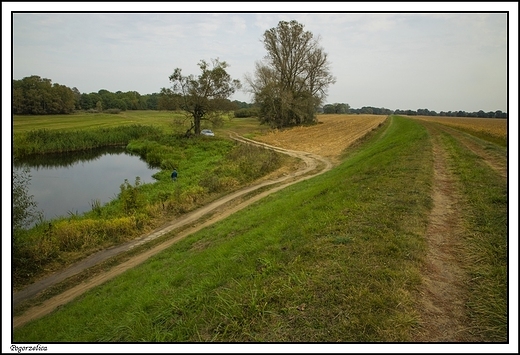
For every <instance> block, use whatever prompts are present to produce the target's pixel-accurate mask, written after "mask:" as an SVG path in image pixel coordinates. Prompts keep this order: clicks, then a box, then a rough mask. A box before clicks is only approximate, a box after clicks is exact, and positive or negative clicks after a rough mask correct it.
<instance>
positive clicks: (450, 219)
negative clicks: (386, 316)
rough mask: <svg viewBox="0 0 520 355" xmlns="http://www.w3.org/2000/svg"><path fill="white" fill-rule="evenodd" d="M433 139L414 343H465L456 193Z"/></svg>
mask: <svg viewBox="0 0 520 355" xmlns="http://www.w3.org/2000/svg"><path fill="white" fill-rule="evenodd" d="M430 132H431V133H432V135H433V156H434V176H433V192H432V199H433V208H432V210H431V212H430V217H429V222H428V228H427V231H426V238H427V243H428V254H427V260H426V265H425V268H424V270H423V278H424V287H423V290H422V292H421V303H422V307H421V309H420V313H421V320H422V322H421V329H420V333H419V334H418V335H417V338H416V339H414V340H415V341H418V342H452V341H455V342H460V341H467V340H468V339H467V338H466V335H465V333H466V332H465V328H464V327H465V324H468V322H467V321H466V318H465V317H466V316H465V309H464V302H465V299H466V296H465V295H466V291H465V288H464V280H465V275H464V272H463V270H462V268H461V266H460V265H459V262H458V260H457V255H459V251H458V249H459V248H460V245H459V238H460V235H459V228H460V227H459V223H460V215H459V213H458V209H457V200H458V196H457V191H456V188H455V181H454V178H453V176H451V174H450V173H449V171H448V167H447V154H446V152H445V151H444V150H443V148H442V146H441V143H440V141H439V133H438V132H437V131H436V130H434V129H433V128H431V127H430Z"/></svg>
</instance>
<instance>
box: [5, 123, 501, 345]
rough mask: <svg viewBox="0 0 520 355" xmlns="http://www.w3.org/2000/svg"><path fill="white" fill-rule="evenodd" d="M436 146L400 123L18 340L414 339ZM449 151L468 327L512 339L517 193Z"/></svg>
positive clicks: (23, 330) (455, 148)
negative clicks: (456, 182) (509, 208)
mask: <svg viewBox="0 0 520 355" xmlns="http://www.w3.org/2000/svg"><path fill="white" fill-rule="evenodd" d="M431 144H432V143H431V137H430V136H429V134H428V132H427V130H426V129H425V128H424V126H423V125H421V124H420V123H419V122H417V121H414V120H411V119H406V118H401V117H393V118H392V119H391V120H388V121H387V124H385V125H384V126H383V127H381V128H380V129H379V130H378V131H376V132H373V133H371V135H370V136H369V137H367V138H366V139H365V140H364V141H363V142H362V143H361V144H359V145H357V146H356V148H352V149H351V150H350V151H349V152H347V154H345V158H344V160H343V162H342V163H341V164H340V165H339V166H338V167H336V168H334V169H333V170H331V171H329V172H327V173H325V174H323V175H321V176H318V177H315V178H313V179H310V180H306V181H304V182H301V183H298V184H295V185H292V186H290V187H288V188H286V189H284V190H282V191H280V192H277V193H275V194H273V195H270V196H269V197H267V198H265V199H263V200H261V201H259V202H257V203H255V204H254V205H252V206H250V207H248V208H246V209H245V210H243V211H241V212H238V213H236V214H234V215H232V216H231V217H229V218H227V219H226V220H224V221H222V222H219V223H217V224H215V225H213V226H211V227H207V228H205V229H203V230H201V231H199V232H197V233H195V234H193V235H191V236H189V237H187V238H186V239H183V240H182V241H180V242H178V243H176V244H174V245H173V246H172V247H170V248H169V249H167V250H165V251H164V252H162V253H160V254H158V255H156V256H155V257H152V258H151V259H150V260H149V261H147V262H146V263H144V264H142V265H140V266H138V267H136V268H134V269H132V270H129V271H127V272H125V273H124V274H122V275H121V276H119V277H117V278H115V279H113V280H111V281H109V282H107V283H105V284H103V285H101V286H99V287H96V288H94V289H92V290H91V291H89V292H87V293H86V294H84V295H82V296H80V297H79V298H78V299H77V300H75V301H73V302H71V303H69V304H67V305H64V306H63V307H60V308H59V309H57V310H56V311H55V312H53V313H51V314H49V315H47V316H45V317H43V318H41V319H38V320H35V321H33V322H30V323H28V324H26V325H25V326H22V327H20V328H19V329H15V330H14V341H15V342H40V343H45V342H209V341H212V342H408V341H413V333H414V330H415V329H416V328H417V327H418V325H419V323H420V317H419V312H418V307H419V302H418V299H417V298H416V297H417V292H418V290H419V288H420V286H421V282H422V278H421V273H420V270H421V267H422V266H423V263H424V258H425V256H426V242H425V239H424V235H425V231H426V227H427V223H428V214H429V211H430V209H431V207H432V199H431V188H432V178H433V156H432V150H431ZM444 144H445V145H446V147H450V152H451V160H450V162H451V164H452V169H454V171H455V172H456V174H457V176H459V178H460V181H461V187H460V190H461V193H462V195H463V197H464V201H465V207H466V208H465V209H464V219H465V222H466V224H465V226H466V228H467V233H466V236H467V237H466V241H465V242H466V243H467V245H468V251H467V254H465V255H464V257H465V258H467V260H468V262H469V263H470V264H471V265H469V266H468V267H469V268H470V270H471V271H470V272H471V273H472V275H478V277H480V278H482V279H483V280H484V282H475V283H474V284H472V285H468V287H470V290H471V291H473V292H474V294H473V295H472V299H471V300H470V301H469V303H468V306H469V307H470V308H471V310H472V311H471V312H472V313H471V314H472V316H473V318H472V322H473V323H472V326H473V327H477V328H478V329H481V333H482V335H483V336H484V339H485V340H484V341H490V342H493V341H499V342H500V341H504V339H505V336H506V333H507V324H506V321H505V318H504V317H503V315H504V312H505V310H504V309H505V307H506V301H507V297H506V295H505V294H504V292H505V291H504V285H505V283H506V282H507V280H506V279H505V268H506V260H505V259H504V253H505V250H506V233H507V231H506V230H504V223H505V220H506V211H505V210H504V206H505V204H506V203H507V192H506V189H505V187H504V183H503V182H500V181H499V180H498V177H497V176H496V175H494V174H493V173H492V172H491V169H490V168H489V167H486V166H485V165H484V164H482V163H478V165H477V168H474V167H473V166H474V165H472V164H474V163H476V162H477V161H478V159H477V157H475V156H474V155H471V154H469V153H468V152H467V151H466V150H465V149H464V148H463V147H461V146H460V145H457V143H456V142H453V141H452V140H451V139H450V137H446V138H445V140H444ZM477 190H479V191H480V192H481V194H480V195H483V196H485V197H484V198H483V199H480V198H478V197H477V196H479V195H477V194H476V193H475V192H476V191H477ZM479 253H480V254H479ZM489 299H491V300H492V302H487V300H489ZM486 302H487V303H488V304H485V303H486ZM506 308H507V307H506ZM497 314H498V315H499V316H497Z"/></svg>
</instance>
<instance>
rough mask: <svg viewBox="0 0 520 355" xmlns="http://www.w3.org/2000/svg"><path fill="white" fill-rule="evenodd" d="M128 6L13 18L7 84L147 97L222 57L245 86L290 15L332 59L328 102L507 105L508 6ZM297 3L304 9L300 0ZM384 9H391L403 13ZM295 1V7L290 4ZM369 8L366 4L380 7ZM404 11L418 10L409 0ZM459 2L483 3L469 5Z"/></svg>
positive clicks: (470, 107)
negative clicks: (45, 83)
mask: <svg viewBox="0 0 520 355" xmlns="http://www.w3.org/2000/svg"><path fill="white" fill-rule="evenodd" d="M133 4H134V3H128V6H129V7H128V8H126V7H123V6H121V5H120V4H118V5H117V6H114V7H110V6H108V7H106V9H105V7H101V6H99V5H95V6H92V5H91V6H90V7H89V6H84V7H74V6H69V7H67V6H61V4H60V5H59V6H57V7H56V10H55V11H57V10H59V11H82V12H76V13H74V12H68V13H52V12H44V13H42V12H40V13H38V12H30V13H29V12H28V13H14V14H13V16H12V79H15V80H19V79H22V78H24V77H27V76H30V75H38V76H40V77H42V78H48V79H51V80H52V82H53V83H59V84H62V85H66V86H68V87H71V88H72V87H76V88H77V89H78V90H79V91H80V92H81V93H90V92H98V91H99V90H100V89H106V90H109V91H111V92H116V91H123V92H125V91H137V92H139V93H140V94H151V93H154V92H160V90H161V88H163V87H171V83H170V82H169V79H168V77H169V76H170V75H171V74H172V73H173V71H174V69H175V68H181V69H182V72H183V74H194V75H198V74H200V69H199V68H198V66H197V63H199V62H200V60H206V61H211V59H215V58H218V59H220V60H223V61H226V62H227V63H228V64H229V68H228V72H229V74H230V75H231V76H232V78H233V79H239V80H240V81H241V82H243V83H244V76H245V75H246V74H249V75H253V74H254V68H255V62H257V61H260V60H262V59H263V58H264V57H265V55H266V54H267V51H266V50H265V48H264V46H263V42H262V36H263V33H264V32H265V31H266V30H268V29H270V28H274V27H276V26H277V24H278V22H279V21H281V20H285V21H290V20H296V21H298V22H300V23H301V24H303V25H304V26H305V30H307V31H310V32H311V33H312V34H313V35H314V37H315V38H317V39H319V43H320V45H321V47H322V48H323V50H324V51H325V53H327V54H328V59H329V63H330V69H331V73H332V75H333V76H335V78H336V83H335V84H333V85H331V86H330V87H329V90H328V96H327V98H326V99H325V103H336V102H338V103H347V104H349V105H350V107H352V108H361V107H363V106H374V107H385V108H389V109H392V110H395V109H412V110H416V109H422V108H427V109H429V110H434V111H437V112H440V111H458V110H463V111H467V112H475V111H479V110H484V111H485V112H488V111H496V110H501V111H504V112H507V111H508V22H507V20H508V18H507V14H506V13H490V12H479V13H460V12H451V13H450V12H448V13H446V12H443V13H439V12H435V13H434V12H425V11H426V10H428V9H425V8H421V7H420V6H419V7H418V8H417V9H423V10H422V12H415V13H405V12H391V13H374V12H365V13H359V12H352V11H360V10H362V9H361V8H359V7H357V8H356V7H352V8H351V7H349V6H346V5H343V7H344V10H341V12H333V13H331V12H328V13H323V12H317V9H321V8H323V9H327V8H331V7H330V6H329V7H327V4H328V3H322V4H323V5H320V6H319V7H317V6H315V8H314V10H313V11H311V10H308V11H304V12H298V13H290V12H284V11H279V12H265V11H266V10H264V11H257V12H231V11H240V10H238V9H237V8H236V7H230V6H227V7H226V6H221V7H215V6H213V8H216V10H218V11H227V12H220V13H219V12H215V11H213V12H211V11H210V12H207V13H200V12H199V13H193V12H192V13H179V12H177V13H175V12H153V13H143V12H142V11H143V10H147V11H148V10H149V11H156V10H154V9H155V8H158V9H160V8H162V9H163V10H162V11H165V9H164V7H165V6H167V8H166V10H167V11H201V10H205V8H206V7H205V6H193V4H188V5H185V6H187V7H183V6H180V5H172V3H167V4H168V5H167V4H165V3H162V4H161V6H158V7H155V6H153V5H149V6H142V5H141V6H140V7H133ZM150 4H154V3H150ZM253 4H254V3H253ZM301 4H302V9H298V10H299V11H302V10H304V8H305V6H306V5H303V3H301ZM334 4H335V5H336V6H334V7H332V8H335V11H340V9H341V8H342V6H338V3H334ZM11 6H13V8H15V9H16V10H17V11H28V10H30V9H31V10H32V9H37V10H32V11H49V6H47V7H45V6H38V4H35V6H34V7H33V6H29V7H27V6H25V5H24V4H23V3H22V4H21V5H18V6H16V4H12V5H11ZM96 6H97V7H96ZM381 6H386V7H387V10H389V11H395V9H396V8H399V7H398V6H394V7H391V6H388V5H386V4H381ZM294 7H295V6H294V3H291V5H290V6H289V7H288V8H289V9H293V10H294ZM298 7H300V4H299V5H298ZM508 7H509V8H513V7H514V6H513V5H512V4H509V5H507V4H505V5H504V6H496V5H494V6H493V7H489V9H493V10H492V11H500V9H505V10H510V9H509V8H508ZM50 8H52V7H50ZM210 8H211V6H209V7H208V9H210ZM281 8H283V7H281ZM364 8H365V11H373V10H378V9H379V6H373V5H372V6H367V5H365V6H364ZM404 8H406V9H413V7H412V8H411V7H410V6H409V5H408V6H406V7H404ZM460 8H461V7H460V6H459V7H453V9H460ZM462 8H466V9H467V10H468V11H469V10H471V11H476V10H478V7H477V8H475V7H470V6H469V5H465V6H462ZM483 8H484V9H486V7H483ZM139 9H140V10H139ZM226 9H227V10H226ZM392 9H394V10H392ZM108 10H110V11H121V10H128V11H141V12H132V13H121V12H119V13H108V12H106V11H108ZM13 11H15V10H13ZM93 11H105V12H104V13H103V12H101V13H99V12H98V13H95V12H93ZM206 11H209V10H206ZM271 11H272V10H271ZM349 11H350V12H349ZM481 11H482V10H481ZM486 11H489V10H486ZM516 28H517V29H518V23H517V22H516ZM512 32H515V34H514V35H516V33H517V32H518V31H511V28H510V32H509V34H510V35H512ZM514 43H517V41H515V42H514ZM517 58H518V57H517ZM231 99H232V100H239V101H245V102H251V101H252V99H253V97H252V95H251V94H250V93H248V92H246V91H243V90H241V91H238V92H236V93H235V94H234V95H233V96H232V97H231Z"/></svg>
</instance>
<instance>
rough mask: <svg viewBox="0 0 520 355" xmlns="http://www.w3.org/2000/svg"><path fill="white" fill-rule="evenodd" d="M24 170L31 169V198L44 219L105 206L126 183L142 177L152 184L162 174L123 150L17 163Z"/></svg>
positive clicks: (67, 155)
mask: <svg viewBox="0 0 520 355" xmlns="http://www.w3.org/2000/svg"><path fill="white" fill-rule="evenodd" d="M22 167H28V168H29V169H30V173H29V174H30V175H31V182H30V185H29V195H33V196H34V201H36V203H37V204H38V210H41V211H43V214H44V218H45V219H51V218H55V217H56V216H66V215H68V214H71V213H74V214H82V213H84V212H86V211H89V210H91V209H92V201H95V200H99V201H100V202H101V204H105V203H107V202H109V201H110V200H112V199H113V198H114V197H116V196H117V194H118V193H119V192H120V186H121V184H122V183H123V182H124V180H125V179H127V180H128V181H129V182H130V183H131V184H134V182H135V178H136V177H137V176H139V177H140V179H141V182H142V183H153V182H154V181H155V179H154V178H153V177H152V176H153V174H155V173H156V172H158V171H159V169H156V168H152V167H150V166H149V165H148V164H147V163H146V162H145V161H144V160H142V159H141V158H140V157H139V156H137V155H133V154H130V153H128V152H126V151H125V149H124V148H121V147H118V148H104V149H96V150H92V151H88V152H81V153H74V154H52V155H47V154H46V155H43V156H37V157H31V158H29V159H24V160H23V161H17V162H15V163H14V169H21V168H22Z"/></svg>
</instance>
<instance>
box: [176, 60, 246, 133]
mask: <svg viewBox="0 0 520 355" xmlns="http://www.w3.org/2000/svg"><path fill="white" fill-rule="evenodd" d="M211 64H212V67H211V68H210V63H208V62H206V61H205V60H201V61H200V62H199V64H198V66H199V68H200V70H201V74H200V75H199V76H198V77H195V76H193V75H188V76H184V75H182V71H181V69H180V68H176V69H175V71H174V72H173V74H172V75H170V77H169V78H170V82H172V92H173V94H180V95H181V97H182V102H181V108H182V109H183V110H185V111H186V112H187V113H188V116H189V117H190V118H191V119H193V121H192V126H191V128H190V129H189V130H188V132H186V133H189V132H191V130H192V129H195V134H196V135H199V134H200V131H201V121H202V120H207V121H210V122H212V123H213V124H214V125H215V124H218V123H219V122H220V120H221V112H222V111H230V110H232V109H233V106H232V105H231V102H230V101H229V99H228V98H229V97H230V96H231V95H232V94H233V93H234V92H235V90H237V89H239V88H240V86H241V85H240V82H239V81H238V80H236V79H231V76H230V75H229V74H228V73H227V72H226V68H227V67H228V64H227V63H226V62H221V61H219V59H218V58H217V59H213V60H212V61H211Z"/></svg>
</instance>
